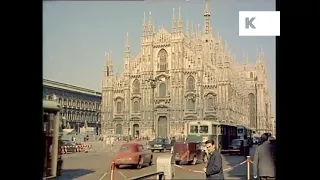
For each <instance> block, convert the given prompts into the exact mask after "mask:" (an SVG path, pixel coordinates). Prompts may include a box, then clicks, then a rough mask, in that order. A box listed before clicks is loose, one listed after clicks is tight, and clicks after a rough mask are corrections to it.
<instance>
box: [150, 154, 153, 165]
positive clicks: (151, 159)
mask: <svg viewBox="0 0 320 180" xmlns="http://www.w3.org/2000/svg"><path fill="white" fill-rule="evenodd" d="M152 161H153V156H151V158H150V161H149V166H151V165H152Z"/></svg>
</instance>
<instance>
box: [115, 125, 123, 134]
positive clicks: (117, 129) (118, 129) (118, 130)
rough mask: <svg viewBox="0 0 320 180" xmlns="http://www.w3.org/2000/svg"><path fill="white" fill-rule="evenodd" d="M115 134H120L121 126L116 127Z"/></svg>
mask: <svg viewBox="0 0 320 180" xmlns="http://www.w3.org/2000/svg"><path fill="white" fill-rule="evenodd" d="M116 134H122V125H121V124H117V125H116Z"/></svg>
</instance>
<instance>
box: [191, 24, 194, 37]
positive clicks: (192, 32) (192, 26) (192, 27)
mask: <svg viewBox="0 0 320 180" xmlns="http://www.w3.org/2000/svg"><path fill="white" fill-rule="evenodd" d="M191 37H194V24H193V21H191Z"/></svg>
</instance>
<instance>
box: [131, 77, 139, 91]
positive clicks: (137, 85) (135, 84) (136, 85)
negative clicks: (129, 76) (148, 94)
mask: <svg viewBox="0 0 320 180" xmlns="http://www.w3.org/2000/svg"><path fill="white" fill-rule="evenodd" d="M132 86H133V93H135V94H137V93H140V81H139V80H138V79H136V80H134V81H133V83H132Z"/></svg>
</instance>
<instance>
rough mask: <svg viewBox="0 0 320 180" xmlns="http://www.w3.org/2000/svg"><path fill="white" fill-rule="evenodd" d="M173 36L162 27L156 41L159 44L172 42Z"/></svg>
mask: <svg viewBox="0 0 320 180" xmlns="http://www.w3.org/2000/svg"><path fill="white" fill-rule="evenodd" d="M170 40H171V34H170V33H169V32H168V31H167V30H166V29H165V28H164V27H161V28H160V29H159V31H158V33H156V35H155V41H157V42H170Z"/></svg>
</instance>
